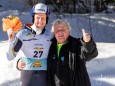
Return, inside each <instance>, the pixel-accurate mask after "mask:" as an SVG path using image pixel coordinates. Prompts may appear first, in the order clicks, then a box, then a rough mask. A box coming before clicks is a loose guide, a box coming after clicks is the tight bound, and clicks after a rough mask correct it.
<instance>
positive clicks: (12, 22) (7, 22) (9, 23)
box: [2, 15, 22, 33]
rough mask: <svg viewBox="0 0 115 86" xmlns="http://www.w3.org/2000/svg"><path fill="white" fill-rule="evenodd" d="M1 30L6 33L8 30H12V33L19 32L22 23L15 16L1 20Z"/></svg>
mask: <svg viewBox="0 0 115 86" xmlns="http://www.w3.org/2000/svg"><path fill="white" fill-rule="evenodd" d="M2 21H3V23H2V28H3V31H4V32H6V31H7V30H8V29H9V28H12V29H13V30H14V33H17V32H18V31H19V30H21V29H22V22H21V21H20V19H19V18H18V17H17V16H11V15H10V16H8V17H6V18H3V19H2Z"/></svg>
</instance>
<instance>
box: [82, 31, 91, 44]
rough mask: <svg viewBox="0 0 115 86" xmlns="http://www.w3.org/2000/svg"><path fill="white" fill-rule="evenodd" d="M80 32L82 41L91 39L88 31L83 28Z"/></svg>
mask: <svg viewBox="0 0 115 86" xmlns="http://www.w3.org/2000/svg"><path fill="white" fill-rule="evenodd" d="M82 34H83V40H84V42H89V41H90V40H91V36H90V34H89V33H87V32H86V31H85V29H82Z"/></svg>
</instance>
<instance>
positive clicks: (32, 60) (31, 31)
mask: <svg viewBox="0 0 115 86" xmlns="http://www.w3.org/2000/svg"><path fill="white" fill-rule="evenodd" d="M31 15H32V21H33V24H32V25H28V24H27V25H26V26H25V29H22V30H21V31H19V32H18V33H17V34H16V36H15V37H14V31H13V29H12V28H10V29H9V30H8V31H7V33H8V38H9V48H8V52H7V58H8V59H9V60H13V59H14V58H15V57H16V55H17V53H18V52H19V50H21V51H22V52H23V55H22V56H21V58H22V60H23V61H24V62H25V63H26V67H25V68H24V69H23V70H22V71H21V86H46V70H47V55H48V51H49V47H50V44H51V42H50V39H51V38H52V37H53V35H52V33H51V32H49V31H48V30H46V29H45V26H46V24H47V22H48V16H49V9H48V7H47V6H46V5H45V4H42V3H39V4H36V5H35V6H33V8H32V10H31Z"/></svg>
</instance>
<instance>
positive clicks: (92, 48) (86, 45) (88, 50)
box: [80, 38, 98, 61]
mask: <svg viewBox="0 0 115 86" xmlns="http://www.w3.org/2000/svg"><path fill="white" fill-rule="evenodd" d="M80 41H81V44H82V47H81V56H82V59H84V60H85V61H89V60H91V59H93V58H95V57H96V56H97V55H98V50H97V47H96V43H95V42H94V41H93V39H92V38H91V40H90V42H84V41H83V39H81V40H80Z"/></svg>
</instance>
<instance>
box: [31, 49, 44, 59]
mask: <svg viewBox="0 0 115 86" xmlns="http://www.w3.org/2000/svg"><path fill="white" fill-rule="evenodd" d="M34 53H35V55H34V56H33V57H34V58H37V57H39V58H40V57H41V56H42V54H43V51H34ZM38 54H39V56H38Z"/></svg>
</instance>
